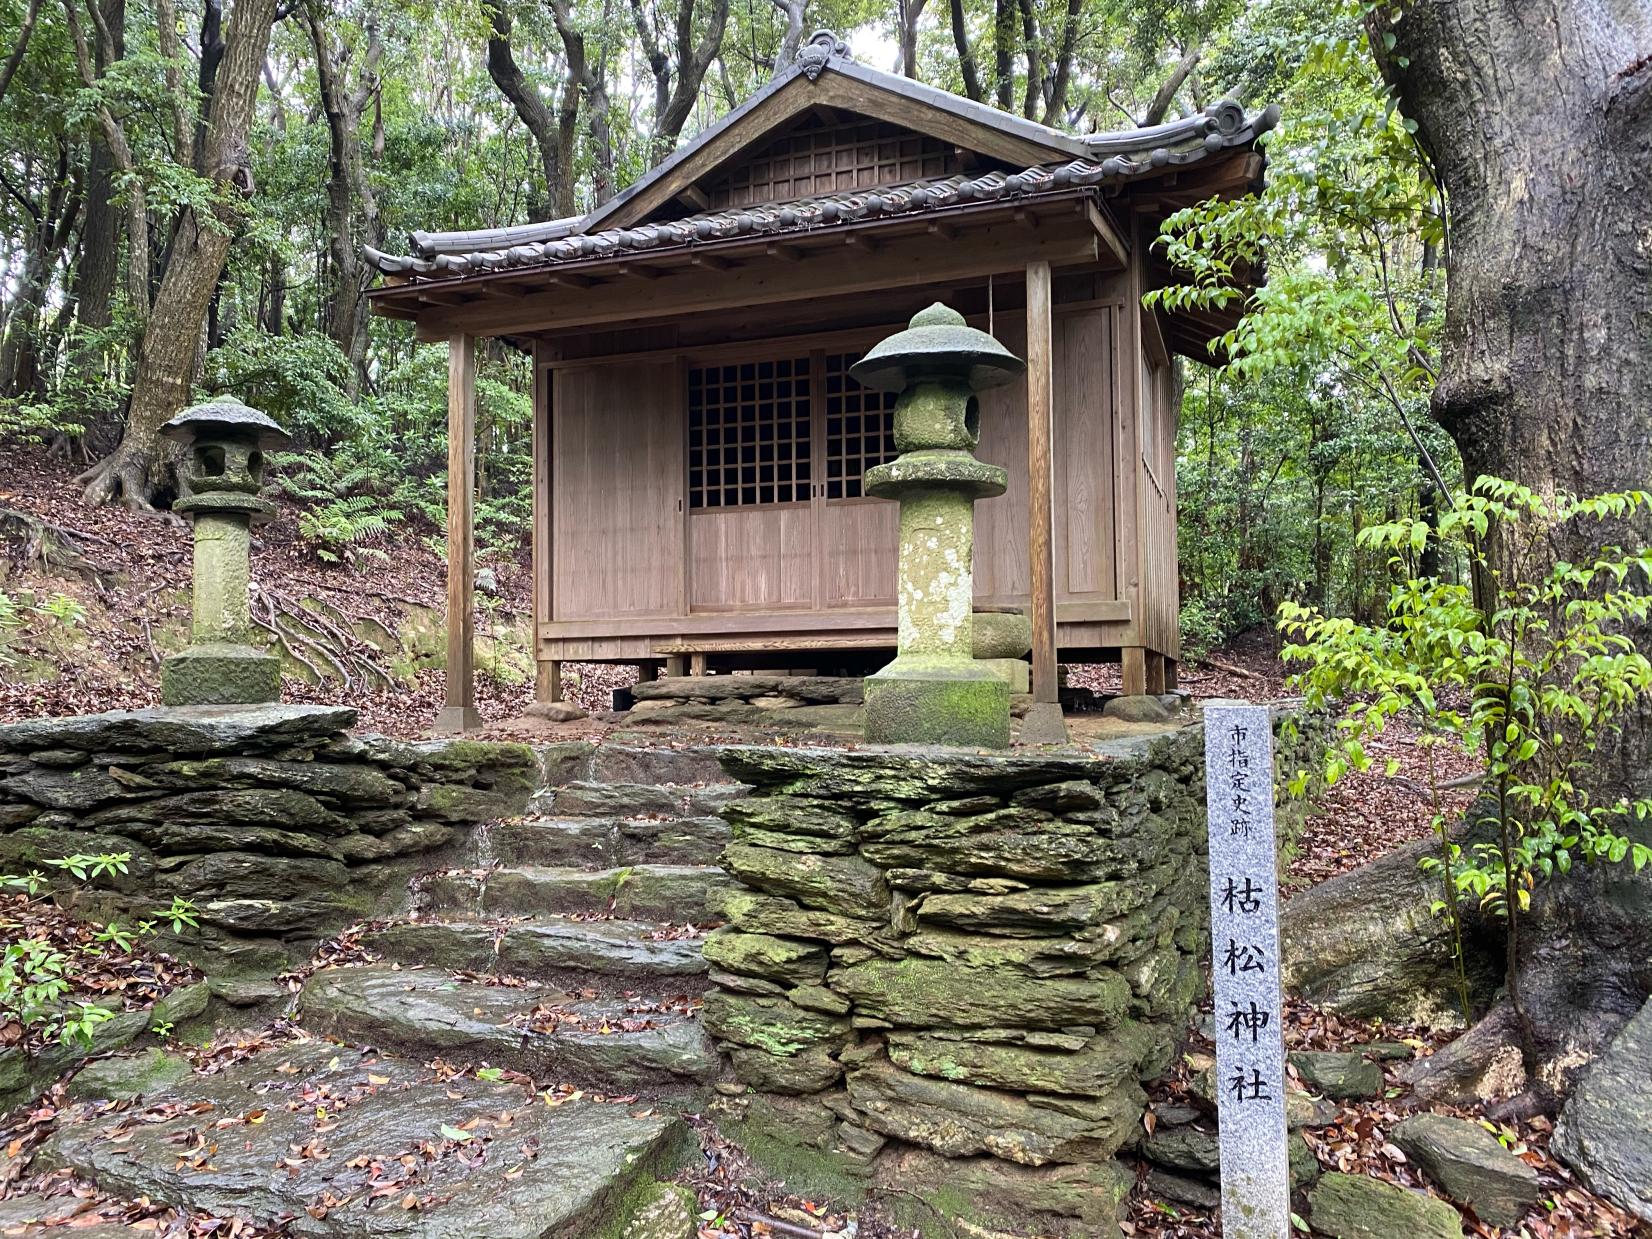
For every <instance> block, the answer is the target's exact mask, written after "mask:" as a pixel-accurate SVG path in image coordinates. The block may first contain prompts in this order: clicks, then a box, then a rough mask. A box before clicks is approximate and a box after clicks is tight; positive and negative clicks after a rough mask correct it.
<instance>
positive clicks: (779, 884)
mask: <svg viewBox="0 0 1652 1239" xmlns="http://www.w3.org/2000/svg"><path fill="white" fill-rule="evenodd" d="M724 767H725V769H727V770H728V771H729V773H730V774H732V775H733V776H734V777H736V778H738V779H740V780H741V781H742V782H745V783H748V784H751V785H752V791H751V793H750V794H749V796H748V797H746V798H745V799H743V800H740V801H737V802H735V803H733V804H731V805H729V806H728V807H727V808H726V809H725V810H724V816H725V817H726V818H727V820H728V821H729V823H730V825H731V828H732V839H733V841H732V843H731V844H730V845H729V847H728V849H727V850H726V851H725V853H724V854H723V865H724V868H725V869H727V871H728V872H729V873H730V874H732V875H733V876H734V877H735V878H737V879H738V880H739V882H740V883H741V884H742V889H739V890H737V891H735V892H733V893H732V894H729V895H727V896H726V897H724V899H723V904H722V907H721V908H720V909H719V911H720V912H721V914H722V915H723V917H725V918H726V920H727V922H728V923H727V926H726V927H725V928H723V929H721V930H718V931H717V932H715V933H714V934H712V935H711V936H710V937H709V938H708V939H707V941H706V945H705V954H706V957H707V959H708V960H709V961H710V964H711V967H712V981H713V989H712V990H711V991H710V993H709V994H708V996H707V999H706V1005H705V1016H704V1018H705V1024H706V1027H707V1029H708V1031H710V1033H711V1034H712V1035H713V1036H714V1037H715V1038H717V1040H718V1041H719V1043H720V1045H721V1047H722V1048H723V1049H724V1050H725V1052H726V1053H727V1054H728V1056H729V1059H730V1061H731V1063H732V1068H733V1072H734V1074H735V1075H736V1076H737V1078H738V1081H739V1084H740V1085H742V1086H744V1087H743V1088H742V1089H740V1090H735V1089H730V1090H727V1093H728V1095H727V1096H726V1097H725V1099H724V1100H723V1101H722V1102H721V1103H720V1109H721V1111H722V1118H723V1121H724V1122H725V1124H726V1125H727V1126H728V1127H729V1128H730V1129H731V1132H732V1134H734V1135H735V1137H736V1138H737V1139H739V1140H741V1141H742V1142H743V1143H745V1144H746V1146H747V1148H748V1151H750V1152H752V1153H753V1155H754V1156H755V1157H756V1158H757V1159H758V1160H759V1161H760V1162H767V1163H768V1164H769V1165H770V1167H771V1168H772V1169H774V1170H777V1171H779V1172H781V1173H790V1174H791V1175H793V1177H794V1179H796V1180H798V1181H800V1182H802V1183H803V1184H805V1185H811V1186H814V1187H816V1190H833V1189H835V1190H837V1191H840V1192H841V1191H843V1190H845V1188H846V1187H847V1188H848V1189H849V1190H860V1189H862V1188H865V1187H868V1186H870V1187H873V1188H876V1187H878V1186H880V1185H883V1186H889V1187H893V1188H896V1189H898V1190H899V1191H900V1192H902V1193H908V1194H909V1193H910V1191H911V1185H912V1184H913V1183H914V1182H929V1183H932V1184H935V1185H937V1187H938V1188H944V1187H945V1186H946V1185H947V1184H951V1185H954V1186H955V1185H956V1184H959V1183H963V1182H969V1183H972V1184H974V1187H973V1188H972V1189H971V1193H970V1195H971V1199H972V1200H974V1202H975V1203H974V1204H973V1205H972V1206H971V1208H970V1214H971V1216H973V1217H974V1218H975V1219H976V1220H977V1221H978V1222H981V1223H992V1222H994V1220H995V1219H996V1220H997V1221H998V1222H1000V1223H1002V1222H1006V1221H1009V1220H1013V1221H1014V1228H1015V1229H1016V1232H1017V1233H1026V1232H1025V1230H1024V1229H1023V1228H1025V1227H1026V1226H1027V1225H1028V1224H1029V1222H1030V1221H1036V1224H1037V1225H1039V1226H1043V1227H1045V1228H1046V1230H1045V1231H1043V1232H1039V1233H1049V1232H1050V1231H1052V1230H1053V1231H1061V1230H1063V1229H1069V1228H1071V1229H1075V1230H1077V1231H1080V1232H1083V1231H1086V1230H1087V1229H1089V1228H1095V1227H1097V1226H1101V1227H1103V1229H1102V1231H1101V1232H1100V1233H1116V1232H1109V1231H1107V1230H1106V1229H1105V1226H1106V1225H1107V1224H1108V1223H1110V1222H1111V1221H1112V1219H1113V1217H1114V1216H1115V1212H1116V1210H1117V1209H1118V1207H1119V1201H1120V1199H1121V1198H1122V1196H1123V1195H1124V1194H1125V1193H1126V1192H1127V1191H1128V1189H1129V1186H1130V1183H1131V1181H1132V1179H1133V1176H1132V1175H1131V1174H1130V1173H1129V1172H1128V1171H1127V1170H1125V1169H1124V1168H1123V1167H1121V1166H1119V1165H1118V1164H1117V1163H1115V1162H1113V1161H1111V1159H1112V1157H1113V1155H1114V1154H1115V1152H1117V1151H1118V1150H1119V1148H1120V1147H1121V1146H1122V1145H1123V1144H1124V1143H1125V1142H1126V1141H1127V1140H1130V1139H1132V1138H1133V1137H1134V1136H1135V1135H1136V1134H1137V1133H1138V1132H1139V1130H1140V1121H1141V1117H1142V1114H1143V1111H1144V1108H1145V1103H1146V1094H1145V1092H1144V1090H1143V1087H1142V1085H1143V1082H1144V1081H1147V1080H1150V1079H1152V1078H1153V1077H1155V1076H1157V1075H1159V1074H1161V1073H1162V1072H1164V1071H1165V1069H1166V1068H1167V1067H1168V1066H1169V1065H1170V1064H1171V1063H1172V1062H1173V1061H1174V1059H1175V1055H1176V1053H1177V1051H1178V1047H1179V1045H1180V1042H1181V1040H1182V1037H1183V1034H1184V1031H1185V1029H1186V1026H1187V1021H1188V1016H1189V1013H1190V1012H1191V1011H1192V1009H1193V1007H1194V1005H1195V1004H1196V1002H1197V1001H1198V999H1199V998H1200V997H1201V996H1202V995H1203V993H1204V992H1205V986H1206V976H1207V971H1206V970H1207V968H1208V959H1207V956H1208V928H1207V926H1208V898H1207V891H1206V867H1205V861H1204V857H1205V852H1206V839H1205V813H1204V774H1203V733H1202V730H1201V729H1200V728H1199V727H1198V726H1190V727H1186V728H1183V729H1181V730H1179V731H1177V732H1173V733H1168V734H1161V735H1159V736H1156V737H1143V738H1139V739H1133V740H1128V741H1122V742H1118V743H1115V744H1114V745H1113V746H1111V750H1110V752H1109V753H1108V754H1107V755H1097V756H1031V755H1028V756H984V755H975V754H969V753H964V752H959V753H957V754H955V755H941V754H940V753H938V752H931V753H925V754H921V755H920V754H915V753H904V752H899V751H882V752H875V751H869V750H860V751H837V750H822V749H814V750H809V749H788V748H779V747H766V748H755V747H752V748H732V749H729V750H727V751H726V752H725V755H724ZM1299 825H1300V815H1299V814H1297V813H1294V812H1292V811H1290V810H1289V807H1288V806H1287V811H1286V812H1285V813H1284V814H1283V815H1282V833H1283V834H1284V835H1285V836H1286V837H1287V838H1294V836H1295V833H1296V831H1297V829H1298V828H1299ZM736 1093H738V1095H736ZM929 1198H930V1199H931V1200H933V1199H936V1197H935V1195H934V1193H933V1192H931V1193H930V1195H929ZM1029 1201H1034V1202H1036V1201H1043V1202H1045V1203H1044V1204H1042V1205H1038V1206H1037V1208H1038V1209H1041V1210H1043V1213H1042V1214H1040V1215H1039V1217H1038V1218H1036V1219H1034V1218H1029V1216H1027V1214H1026V1209H1027V1207H1028V1202H1029ZM994 1202H996V1208H997V1209H998V1210H999V1212H998V1213H996V1214H995V1213H994V1208H995V1203H994ZM1017 1214H1019V1215H1020V1216H1018V1217H1017V1216H1014V1215H1017ZM919 1221H920V1222H921V1219H919ZM1090 1233H1097V1232H1095V1231H1094V1230H1093V1229H1090Z"/></svg>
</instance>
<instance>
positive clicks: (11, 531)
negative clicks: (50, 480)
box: [0, 507, 114, 591]
mask: <svg viewBox="0 0 1652 1239" xmlns="http://www.w3.org/2000/svg"><path fill="white" fill-rule="evenodd" d="M0 533H4V534H7V535H9V536H11V537H14V538H17V539H18V540H20V541H21V542H22V544H23V555H22V559H23V566H24V567H36V566H38V567H39V568H40V569H41V571H43V572H52V571H67V572H73V573H76V574H78V575H80V576H83V577H86V578H87V579H88V580H90V581H91V582H92V583H93V584H95V585H96V586H97V587H98V589H99V591H102V589H103V584H104V581H103V579H104V577H106V576H109V575H110V574H111V573H113V572H114V569H113V568H107V567H105V566H103V565H102V564H99V563H95V562H94V561H92V560H91V559H88V558H87V557H86V554H85V551H84V550H83V548H82V546H81V543H82V542H83V541H84V542H103V543H105V544H106V545H107V539H104V538H99V537H97V536H96V535H95V534H86V533H75V532H74V531H72V530H68V529H65V528H63V526H61V525H54V524H52V523H51V522H50V521H44V520H41V519H40V518H39V517H38V516H34V515H31V514H30V513H28V512H22V511H19V510H18V509H16V508H6V507H0Z"/></svg>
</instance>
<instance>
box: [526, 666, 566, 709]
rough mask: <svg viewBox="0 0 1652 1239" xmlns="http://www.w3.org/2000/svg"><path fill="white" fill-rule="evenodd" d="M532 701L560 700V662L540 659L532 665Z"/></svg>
mask: <svg viewBox="0 0 1652 1239" xmlns="http://www.w3.org/2000/svg"><path fill="white" fill-rule="evenodd" d="M533 699H534V700H535V701H561V700H562V660H561V659H558V658H541V659H539V660H538V661H537V662H535V663H534V677H533Z"/></svg>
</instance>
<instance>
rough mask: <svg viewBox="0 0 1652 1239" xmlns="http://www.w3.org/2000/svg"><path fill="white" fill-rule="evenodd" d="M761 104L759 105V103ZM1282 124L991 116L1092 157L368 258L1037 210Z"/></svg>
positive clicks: (426, 263)
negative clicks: (1031, 202) (1113, 122)
mask: <svg viewBox="0 0 1652 1239" xmlns="http://www.w3.org/2000/svg"><path fill="white" fill-rule="evenodd" d="M828 63H829V64H830V65H832V66H836V67H839V68H840V70H841V71H851V70H852V71H854V72H856V73H857V74H861V75H866V76H869V77H870V76H875V77H877V78H879V79H882V78H886V77H891V76H892V75H887V74H882V73H880V72H878V71H877V70H868V69H865V68H864V67H863V66H860V65H854V64H853V62H850V61H846V60H843V59H841V58H840V57H839V56H837V55H834V56H832V57H831V58H830V60H829V61H828ZM818 71H819V70H818V69H817V70H816V72H818ZM893 80H894V81H896V82H897V83H899V85H900V88H901V89H902V90H903V91H904V92H906V93H911V92H912V90H913V89H914V88H915V87H916V85H917V84H916V83H913V82H910V81H908V80H907V79H905V78H896V79H893ZM923 90H924V91H925V92H926V97H927V95H929V94H932V95H934V96H936V97H937V99H938V100H941V101H950V103H951V104H953V105H959V106H962V105H968V106H969V107H970V108H972V109H976V110H983V109H981V105H979V104H972V103H970V101H968V100H963V99H958V98H957V97H956V96H953V95H949V94H947V93H946V92H944V91H938V90H934V89H933V88H929V87H925V88H923ZM755 102H757V100H755V99H754V100H752V101H751V103H755ZM940 105H941V104H938V106H940ZM749 106H750V104H748V105H747V108H749ZM742 110H745V109H742ZM985 110H987V111H990V109H985ZM1278 114H1279V113H1278V109H1277V107H1270V108H1268V109H1266V110H1265V111H1262V112H1257V113H1254V114H1252V115H1250V116H1246V115H1245V112H1244V109H1243V108H1242V107H1241V106H1240V105H1239V104H1237V103H1235V102H1233V101H1231V100H1225V101H1223V102H1221V103H1218V104H1215V105H1213V106H1212V107H1210V108H1208V109H1206V110H1205V111H1204V112H1201V113H1199V114H1197V115H1195V116H1191V117H1187V118H1184V119H1182V120H1179V121H1173V122H1171V123H1170V124H1166V125H1156V126H1152V127H1150V128H1143V129H1130V130H1121V131H1118V132H1114V133H1100V134H1091V135H1088V136H1086V137H1075V136H1074V135H1071V134H1064V133H1060V132H1059V131H1057V130H1053V129H1045V127H1044V126H1040V125H1035V124H1034V123H1033V122H1031V121H1025V120H1021V119H1020V118H1016V117H1005V116H1004V114H1003V113H993V115H994V116H997V117H1000V118H1002V121H1001V123H1003V124H1006V125H1007V124H1010V123H1012V122H1013V124H1014V126H1015V127H1016V132H1017V133H1020V132H1021V131H1022V130H1026V129H1028V128H1031V129H1037V130H1040V131H1042V132H1043V133H1044V134H1046V135H1047V141H1048V144H1049V145H1050V146H1052V147H1054V148H1056V149H1058V150H1071V151H1081V152H1083V153H1082V154H1078V155H1077V156H1076V157H1075V158H1072V159H1070V160H1066V161H1057V162H1052V163H1048V164H1038V165H1034V166H1032V167H1028V168H1024V169H1022V170H1020V171H1018V172H1008V173H1006V172H999V171H993V172H987V173H984V174H982V175H979V176H972V175H967V174H966V175H959V176H949V177H945V178H941V179H932V180H924V181H913V182H908V183H906V184H903V185H893V186H883V187H879V188H876V189H866V190H858V191H853V192H846V193H834V194H827V195H824V196H820V197H814V198H804V199H799V200H795V201H790V202H776V203H759V204H753V205H750V206H743V207H736V208H729V209H725V210H718V211H707V212H703V213H701V214H698V215H690V216H687V217H685V218H682V219H675V220H668V221H663V222H659V223H649V224H640V225H638V226H636V227H631V228H608V229H602V228H600V221H601V218H602V214H603V211H602V210H601V209H599V211H597V212H593V213H592V214H591V215H588V216H585V217H583V218H577V219H563V220H551V221H548V222H545V223H540V224H527V225H522V226H520V227H517V228H495V229H485V230H478V231H476V232H469V233H414V234H413V236H412V237H410V238H409V241H410V248H411V249H412V250H413V252H412V253H411V254H409V255H405V256H401V255H393V254H386V253H383V252H381V251H379V250H375V249H372V248H368V249H367V251H366V256H367V260H368V262H369V263H371V264H372V265H373V266H374V267H376V268H377V269H378V270H379V271H381V272H383V273H384V274H386V275H400V276H404V277H413V278H421V277H422V278H428V279H452V278H457V277H460V276H467V275H477V274H482V273H486V272H493V271H506V270H512V269H517V268H526V267H545V266H555V265H556V264H558V263H564V262H575V261H579V260H584V259H591V258H603V257H610V256H619V255H624V254H631V253H637V254H642V253H646V252H649V251H652V250H660V249H668V248H674V247H679V246H689V245H695V244H701V243H705V242H712V241H723V240H730V239H738V238H743V237H758V236H771V235H772V236H781V235H785V234H788V233H799V232H806V231H809V230H811V229H814V228H820V227H827V226H831V225H836V224H847V223H857V222H861V221H865V220H871V219H881V218H886V217H892V216H900V215H911V214H915V213H919V212H925V211H936V210H943V209H946V208H949V207H961V206H967V205H972V204H977V203H988V202H1002V201H1006V200H1014V199H1021V198H1032V197H1036V196H1038V195H1041V194H1048V193H1054V192H1059V191H1062V190H1070V189H1075V188H1083V187H1086V186H1097V185H1103V184H1108V183H1113V182H1121V181H1128V180H1131V179H1134V178H1137V177H1142V176H1148V175H1151V174H1153V173H1156V172H1160V171H1162V170H1164V169H1166V168H1175V167H1181V166H1184V165H1187V164H1193V163H1197V162H1199V161H1201V160H1204V159H1207V158H1209V157H1210V156H1212V155H1215V154H1219V153H1220V152H1223V151H1225V150H1228V149H1231V148H1234V147H1247V146H1249V145H1250V144H1251V143H1253V142H1254V141H1255V140H1256V138H1257V137H1258V136H1259V135H1261V134H1262V133H1265V132H1267V130H1269V129H1271V128H1272V127H1273V125H1274V124H1275V123H1276V122H1277V120H1278ZM706 136H707V135H701V137H700V138H699V139H697V141H696V143H695V144H698V142H701V141H704V140H705V138H706ZM687 149H688V148H685V152H686V150H687ZM682 153H684V152H679V154H682ZM657 171H658V170H657ZM593 227H594V228H595V230H593Z"/></svg>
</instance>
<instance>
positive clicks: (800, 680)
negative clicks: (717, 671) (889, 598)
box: [631, 675, 861, 705]
mask: <svg viewBox="0 0 1652 1239" xmlns="http://www.w3.org/2000/svg"><path fill="white" fill-rule="evenodd" d="M631 694H632V696H634V697H635V698H636V699H637V700H638V701H662V700H674V701H751V700H753V699H754V698H757V697H775V696H785V697H796V698H798V699H799V700H801V701H806V702H809V703H811V704H824V705H858V704H860V701H861V681H860V679H859V677H857V676H825V675H671V676H663V677H662V678H660V679H658V680H651V681H649V682H648V683H646V684H635V685H633V686H632V688H631Z"/></svg>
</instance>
